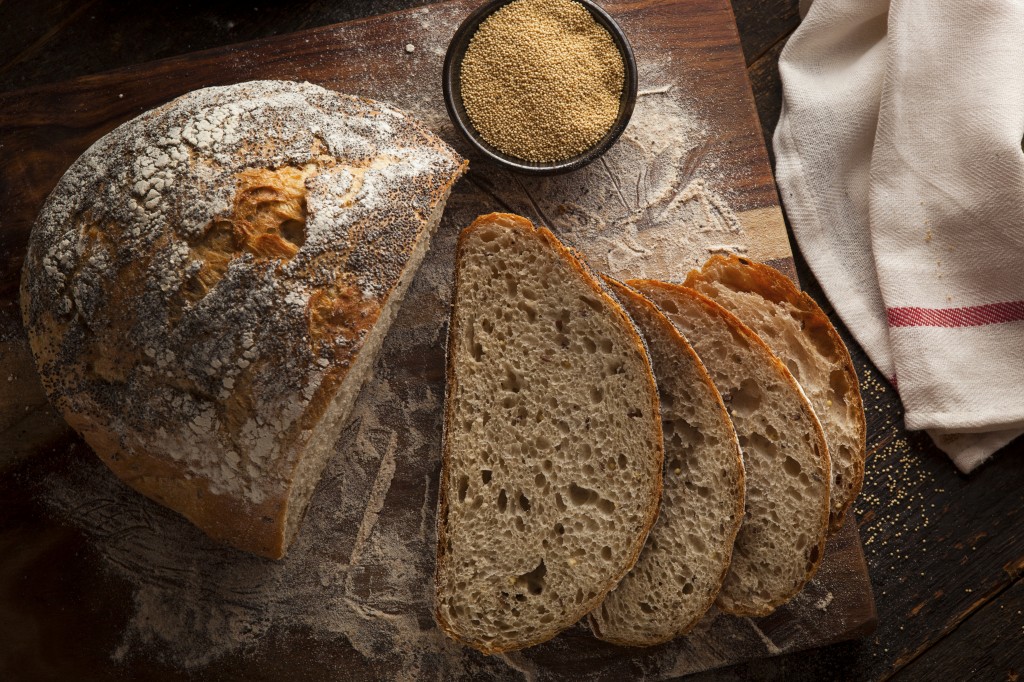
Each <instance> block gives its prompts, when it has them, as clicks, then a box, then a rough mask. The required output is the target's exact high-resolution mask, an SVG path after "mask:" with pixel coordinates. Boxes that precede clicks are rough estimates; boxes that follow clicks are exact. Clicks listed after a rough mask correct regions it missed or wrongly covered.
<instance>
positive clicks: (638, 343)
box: [434, 213, 664, 655]
mask: <svg viewBox="0 0 1024 682" xmlns="http://www.w3.org/2000/svg"><path fill="white" fill-rule="evenodd" d="M494 224H498V225H500V226H501V227H503V228H505V229H510V230H518V231H520V232H522V233H524V234H526V235H529V236H530V237H532V238H536V239H540V240H541V241H543V242H544V243H545V244H547V245H548V246H549V247H551V248H552V249H553V250H554V251H555V253H557V254H558V255H559V256H560V257H561V258H562V259H563V260H564V261H565V262H566V263H567V264H568V265H569V266H570V267H571V268H572V269H573V270H575V271H576V272H578V273H579V275H580V277H581V278H582V279H583V281H584V282H586V283H587V284H588V285H589V286H590V287H591V288H592V289H593V292H594V295H595V296H597V297H598V298H599V299H600V300H602V301H604V302H605V304H606V305H607V307H608V309H609V310H610V311H612V312H613V313H614V314H615V315H617V316H618V317H619V318H620V319H621V320H622V322H623V325H624V328H625V329H627V330H628V332H629V334H630V336H631V338H632V341H633V345H634V347H635V348H636V349H637V350H638V351H639V352H640V353H641V354H642V355H643V357H644V358H645V359H646V360H647V365H648V368H649V367H650V356H649V354H648V351H647V346H646V344H645V343H644V340H643V337H642V336H641V335H640V333H639V331H638V330H637V329H636V326H635V325H634V324H633V321H632V320H631V319H630V317H629V315H627V314H626V311H625V310H623V309H622V306H621V305H619V303H618V301H616V300H615V298H614V297H613V296H612V294H611V293H610V292H609V291H608V290H607V288H606V287H605V286H604V285H603V284H602V283H601V281H600V280H599V279H598V277H597V276H596V275H594V274H593V271H592V270H591V269H590V268H589V267H588V266H587V264H586V263H585V262H584V261H583V260H582V259H580V258H579V257H578V255H577V254H576V253H575V252H574V251H573V250H572V249H570V248H568V247H566V246H565V245H563V244H562V243H561V241H559V240H558V238H557V237H555V235H554V234H553V233H552V232H551V231H550V230H548V229H547V228H546V227H543V226H540V227H537V226H534V224H533V223H531V222H530V221H529V220H527V219H526V218H523V217H522V216H518V215H515V214H511V213H489V214H486V215H482V216H479V217H478V218H477V219H476V220H474V221H473V223H472V224H471V225H469V226H468V227H466V228H465V229H464V230H463V231H462V232H461V233H460V234H459V239H458V244H457V246H456V251H455V283H454V287H453V291H454V293H453V296H452V316H451V324H450V325H449V328H448V342H447V361H446V368H445V377H446V382H445V414H444V421H443V430H442V445H441V453H442V454H441V476H440V483H439V485H438V507H437V520H436V528H437V565H436V568H435V571H434V620H435V621H436V622H437V625H438V627H439V628H440V629H441V631H442V632H444V633H445V634H446V635H448V636H449V637H451V638H452V639H453V640H456V641H458V642H461V643H463V644H465V645H467V646H470V647H472V648H474V649H476V650H478V651H480V652H482V653H484V654H489V655H490V654H500V653H504V652H506V651H514V650H518V649H524V648H526V647H531V646H535V645H537V644H541V643H542V642H546V641H548V640H549V639H551V638H553V637H555V636H556V635H558V634H559V633H560V632H562V631H563V630H565V629H566V628H568V627H570V626H572V625H573V624H574V623H576V622H577V621H579V620H580V619H581V618H583V617H584V616H585V615H586V614H587V613H589V612H590V611H592V610H593V609H594V608H596V607H597V606H598V605H600V603H601V602H602V601H603V600H604V598H605V596H606V595H607V594H608V592H610V591H611V590H612V589H613V588H614V587H615V585H617V584H618V582H619V581H620V580H622V578H623V577H624V576H625V575H626V574H627V573H629V570H630V569H631V568H632V567H633V565H634V564H635V563H636V560H637V559H638V558H639V557H640V552H641V550H642V549H643V546H644V543H645V542H646V540H647V535H648V533H650V530H651V527H652V526H653V525H654V522H655V520H656V519H657V517H658V507H659V502H660V500H661V489H662V474H661V472H662V465H663V458H664V443H663V440H662V432H661V428H660V426H659V427H658V428H655V429H653V435H654V440H655V442H656V443H657V445H658V448H657V452H656V457H655V459H656V461H655V462H653V463H652V466H653V467H654V470H655V472H656V473H655V476H654V479H653V480H654V486H653V488H652V490H651V491H650V495H649V501H648V504H647V507H646V509H645V512H646V514H645V518H644V523H643V527H642V528H640V529H639V530H638V534H637V537H636V540H635V541H634V543H633V546H632V547H631V548H630V550H629V552H628V553H627V560H626V563H625V565H624V566H623V568H622V569H621V570H620V571H619V573H618V574H617V575H616V576H615V577H614V579H613V580H611V581H609V583H608V584H607V585H604V586H601V589H599V590H598V592H597V595H596V596H595V597H594V598H592V599H590V600H587V601H585V602H583V603H582V604H580V606H578V607H577V609H576V611H574V612H573V613H572V614H570V615H569V616H568V617H567V618H566V620H565V621H564V622H557V623H552V625H551V626H550V627H549V629H548V630H547V631H543V632H540V633H538V634H537V635H535V636H534V637H531V638H528V639H524V640H522V641H520V642H518V643H516V644H515V645H510V646H504V647H502V646H498V647H492V646H489V645H488V644H487V643H485V642H480V641H476V640H469V639H464V638H463V637H461V636H460V635H459V633H458V632H457V631H456V629H455V628H454V627H453V626H452V625H451V624H450V623H449V622H448V618H447V616H446V614H445V613H444V610H443V609H442V608H441V603H440V595H441V580H440V576H441V574H442V572H443V567H444V564H445V561H446V560H447V553H446V552H445V545H446V542H447V519H448V512H449V501H448V487H449V483H450V481H449V477H450V475H451V471H450V469H451V466H450V464H449V463H450V461H451V459H452V455H451V452H450V448H451V441H450V439H449V438H448V433H449V432H450V431H451V429H452V423H453V419H454V407H453V405H452V401H451V400H450V398H451V396H452V395H453V393H454V390H455V385H456V375H455V358H454V356H453V354H452V353H451V348H452V347H453V344H454V339H456V338H457V336H456V335H457V334H458V333H459V329H458V325H457V324H456V317H455V314H454V312H455V310H456V308H457V306H458V302H459V286H458V273H459V272H460V271H461V263H462V255H463V251H464V249H463V244H464V243H465V241H466V239H468V238H469V237H470V236H471V235H472V234H473V232H474V231H476V230H479V229H482V228H484V227H487V226H490V225H494ZM647 379H648V386H649V395H650V404H651V409H652V414H655V415H660V402H659V399H658V389H657V384H656V383H655V380H654V374H653V372H650V371H648V376H647ZM658 424H660V418H659V419H658Z"/></svg>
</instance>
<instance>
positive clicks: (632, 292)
mask: <svg viewBox="0 0 1024 682" xmlns="http://www.w3.org/2000/svg"><path fill="white" fill-rule="evenodd" d="M602 279H603V280H604V282H605V283H607V284H608V285H609V286H610V287H611V289H612V292H613V293H614V294H615V296H617V297H620V298H628V299H629V300H630V301H632V302H633V303H634V304H636V305H638V306H642V307H644V308H647V309H648V310H650V311H652V312H653V313H654V315H653V317H654V318H655V319H657V320H659V322H660V323H661V327H662V329H661V333H662V334H664V335H665V336H667V337H668V338H670V339H671V340H672V343H673V344H675V346H676V348H677V350H678V352H679V353H680V354H682V355H686V356H688V357H689V358H690V361H691V362H692V363H693V365H694V367H695V368H696V369H697V370H698V373H699V376H700V380H701V383H703V384H704V385H705V386H706V387H707V388H709V389H710V391H711V393H712V394H713V395H715V396H717V398H718V403H717V407H718V410H719V416H720V418H721V419H722V420H723V421H724V422H725V423H727V424H730V425H731V424H732V420H731V418H730V417H729V412H728V410H726V408H725V403H724V402H723V401H722V397H721V395H720V394H719V392H718V388H716V387H715V384H714V382H713V381H711V376H710V375H709V374H708V372H707V369H705V367H704V363H703V362H702V361H701V359H700V357H698V356H697V352H696V351H694V350H693V346H691V345H690V342H689V341H687V340H686V338H685V337H684V336H683V335H682V334H681V333H680V332H679V330H678V329H676V327H675V325H673V324H672V322H671V321H669V319H668V318H667V317H666V316H665V313H664V312H663V311H662V310H661V309H660V308H659V307H658V306H657V305H656V304H655V303H654V302H653V301H651V300H650V299H648V298H647V297H646V296H644V295H643V294H642V293H641V292H639V291H637V290H636V289H635V288H633V287H631V286H629V285H628V284H626V283H624V282H620V281H619V280H617V279H615V278H613V277H609V276H608V275H602ZM655 380H657V376H655ZM730 428H731V426H730ZM733 445H734V449H735V452H736V471H737V476H738V484H739V495H738V496H737V498H736V510H735V518H736V521H735V523H734V524H733V527H732V529H731V530H730V531H729V532H728V539H727V542H726V543H725V544H726V545H727V546H728V548H729V552H728V554H729V556H727V557H726V560H725V561H723V562H722V569H721V572H720V573H719V575H718V577H717V579H716V583H717V585H718V588H716V589H715V590H714V592H712V594H711V598H710V599H709V600H708V603H707V605H706V606H705V607H704V608H703V609H701V610H700V611H701V615H703V613H705V612H707V610H708V609H710V608H711V606H712V605H713V604H714V602H715V596H717V593H718V589H720V588H721V586H722V584H723V583H724V582H725V576H726V575H727V574H728V572H729V557H731V556H732V546H733V543H734V542H735V540H736V536H737V535H738V534H739V532H740V526H741V525H742V524H743V507H744V498H745V490H746V474H745V473H744V470H743V454H742V452H741V450H740V444H739V441H738V440H737V439H736V434H735V432H733ZM700 617H701V616H697V617H696V618H694V619H693V620H691V621H690V622H689V623H687V624H686V625H685V626H684V627H682V628H681V629H680V630H679V631H677V632H675V633H673V634H671V635H669V636H667V637H661V638H654V639H648V640H640V639H627V638H621V637H614V636H609V635H608V634H606V633H602V632H601V628H600V623H599V621H598V620H597V619H596V618H594V616H593V613H591V614H590V615H589V616H588V618H587V622H588V623H589V624H590V627H591V629H592V630H593V632H594V635H595V636H596V637H597V638H598V639H603V640H604V641H606V642H610V643H612V644H618V645H620V646H641V647H647V646H655V645H657V644H663V643H665V642H667V641H669V640H671V639H674V638H676V637H681V636H683V635H685V634H687V633H689V632H690V631H691V630H693V628H694V627H696V625H697V623H698V622H699V621H700Z"/></svg>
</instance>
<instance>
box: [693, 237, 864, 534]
mask: <svg viewBox="0 0 1024 682" xmlns="http://www.w3.org/2000/svg"><path fill="white" fill-rule="evenodd" d="M686 285H687V286H689V287H692V288H694V289H696V290H697V291H699V292H701V293H702V294H704V295H706V296H708V297H710V298H712V299H714V300H715V302H717V303H718V304H719V305H721V306H722V307H724V308H726V309H727V310H729V311H730V312H732V313H733V314H734V315H736V317H738V318H740V319H741V320H742V321H743V323H744V324H746V325H747V326H748V327H750V328H751V329H753V330H754V331H755V332H757V335H758V336H760V337H761V338H762V339H764V342H765V343H767V344H768V345H769V346H770V347H771V349H772V351H773V352H774V353H775V354H776V355H777V356H779V359H781V360H782V361H783V362H784V363H786V366H787V367H788V368H789V371H790V372H792V373H793V376H794V377H796V379H797V381H799V382H800V385H801V386H802V387H803V389H804V391H805V392H806V393H807V397H808V399H809V400H810V401H811V406H812V407H813V408H814V412H815V413H816V414H817V416H818V420H819V421H820V422H821V428H822V429H823V430H824V431H825V440H826V441H828V451H829V455H830V456H831V457H832V504H831V512H830V518H829V526H830V529H831V531H832V532H833V533H834V532H835V531H837V530H839V528H840V527H841V526H842V525H843V516H844V515H845V513H846V510H847V508H848V507H849V506H850V504H851V503H852V502H853V500H854V498H856V497H857V494H858V493H859V492H860V486H861V482H862V481H863V480H864V455H865V453H864V435H865V426H864V404H863V403H862V402H861V395H860V386H859V384H858V382H857V372H856V370H854V368H853V360H851V359H850V352H849V351H848V350H847V349H846V345H845V344H844V343H843V340H842V338H840V336H839V333H838V332H837V331H836V329H835V327H833V326H832V323H831V322H829V319H828V316H827V315H825V313H824V312H822V310H821V308H819V307H818V304H817V303H815V302H814V299H812V298H811V297H810V296H808V295H807V294H805V293H804V292H802V291H800V290H799V289H798V288H797V287H796V285H795V284H793V282H792V281H791V280H790V279H789V278H788V277H786V276H785V275H783V274H782V273H781V272H779V271H778V270H776V269H775V268H772V267H769V266H767V265H762V264H760V263H755V262H753V261H751V260H748V259H746V258H738V257H736V256H730V257H728V258H726V257H723V256H714V257H713V258H711V260H709V261H708V262H707V263H705V264H704V267H703V268H702V269H701V270H700V271H697V270H694V271H693V272H691V273H690V274H689V276H688V277H687V278H686Z"/></svg>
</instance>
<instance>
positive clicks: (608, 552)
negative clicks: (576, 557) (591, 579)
mask: <svg viewBox="0 0 1024 682" xmlns="http://www.w3.org/2000/svg"><path fill="white" fill-rule="evenodd" d="M601 558H602V559H604V560H605V561H611V560H612V548H611V547H609V546H608V545H605V546H604V547H602V548H601Z"/></svg>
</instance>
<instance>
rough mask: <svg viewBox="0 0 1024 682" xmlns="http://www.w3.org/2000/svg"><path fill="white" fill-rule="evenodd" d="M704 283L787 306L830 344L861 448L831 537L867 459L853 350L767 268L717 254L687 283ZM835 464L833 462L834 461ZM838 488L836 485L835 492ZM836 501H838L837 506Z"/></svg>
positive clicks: (835, 507) (834, 511)
mask: <svg viewBox="0 0 1024 682" xmlns="http://www.w3.org/2000/svg"><path fill="white" fill-rule="evenodd" d="M701 281H709V282H715V281H720V282H723V283H726V284H727V285H729V286H730V288H735V289H738V290H739V291H744V292H751V293H755V294H757V295H759V296H761V297H763V298H765V299H767V300H768V301H771V302H772V303H786V304H789V305H790V306H792V307H794V308H796V309H797V310H799V311H800V313H801V314H802V317H801V320H800V321H801V323H802V325H803V328H804V332H805V333H806V334H807V335H808V336H811V337H813V338H815V339H816V340H817V343H816V344H815V345H817V346H820V345H821V344H825V345H827V347H828V348H829V350H830V352H831V355H833V356H834V357H835V358H837V359H838V361H839V363H840V365H841V367H842V370H843V373H844V375H845V376H846V386H847V388H848V390H847V391H846V392H845V395H844V398H845V400H846V401H847V402H846V404H848V405H852V406H853V412H854V415H855V422H854V425H855V427H856V439H857V443H858V449H857V452H856V455H855V458H854V461H853V465H854V472H853V481H852V487H851V489H850V491H849V493H848V494H847V495H845V496H844V499H842V501H841V502H839V501H838V500H833V502H832V508H831V511H830V515H829V534H830V535H834V534H835V533H836V532H838V531H839V529H840V528H842V526H843V521H844V519H845V518H846V510H847V509H849V508H850V506H851V505H852V504H853V501H854V500H855V499H856V498H857V495H859V494H860V490H861V487H862V485H863V482H864V464H865V460H866V437H867V425H866V423H865V417H864V403H863V399H862V396H861V392H860V384H859V380H858V378H857V370H856V369H855V368H854V366H853V359H852V358H851V357H850V351H849V349H848V348H847V347H846V344H845V343H843V339H842V337H841V336H840V335H839V332H838V331H837V330H836V328H835V326H833V325H832V322H831V320H829V318H828V315H826V314H825V312H824V311H823V310H822V309H821V307H820V306H818V304H817V303H816V302H815V300H814V299H813V298H811V297H810V296H808V295H807V293H805V292H804V291H801V290H800V289H799V288H797V286H796V285H795V284H794V283H793V281H792V280H790V279H789V278H788V277H786V276H785V275H783V274H782V273H781V272H779V271H778V270H776V269H775V268H772V267H770V266H768V265H764V264H762V263H758V262H756V261H752V260H750V259H749V258H742V257H739V256H736V255H729V256H723V255H715V256H712V257H711V258H710V259H708V261H707V262H706V263H705V264H704V265H703V267H702V268H701V269H700V270H693V271H691V272H690V273H689V274H688V275H687V277H686V281H685V282H684V283H685V285H686V286H688V287H693V286H694V284H697V283H699V282H701ZM833 465H834V462H833ZM834 474H835V472H834V471H833V476H834ZM834 490H835V487H834V486H833V491H834ZM836 502H839V503H838V504H836Z"/></svg>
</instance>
